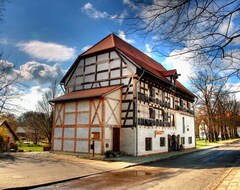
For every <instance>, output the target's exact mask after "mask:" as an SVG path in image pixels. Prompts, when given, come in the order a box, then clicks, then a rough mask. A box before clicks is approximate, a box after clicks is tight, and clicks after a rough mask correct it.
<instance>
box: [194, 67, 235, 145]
mask: <svg viewBox="0 0 240 190" xmlns="http://www.w3.org/2000/svg"><path fill="white" fill-rule="evenodd" d="M209 72H211V70H207V69H204V70H202V71H199V72H198V73H197V74H196V76H193V77H191V83H192V85H193V90H194V91H195V93H196V95H197V96H198V98H199V104H200V105H201V107H202V109H204V110H205V113H206V116H207V125H208V133H209V141H214V140H218V136H219V133H220V131H219V128H218V126H217V120H218V118H217V105H218V103H219V102H220V101H221V100H222V99H223V98H224V97H225V96H226V95H227V94H228V93H229V92H230V91H229V89H227V87H226V83H227V80H226V79H222V78H221V79H218V76H215V75H214V74H213V73H212V72H211V73H209Z"/></svg>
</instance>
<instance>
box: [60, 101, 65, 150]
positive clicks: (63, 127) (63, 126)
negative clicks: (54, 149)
mask: <svg viewBox="0 0 240 190" xmlns="http://www.w3.org/2000/svg"><path fill="white" fill-rule="evenodd" d="M65 109H66V103H63V123H62V147H61V150H62V151H63V146H64V129H65V125H64V123H65Z"/></svg>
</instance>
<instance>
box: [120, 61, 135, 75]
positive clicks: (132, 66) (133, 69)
mask: <svg viewBox="0 0 240 190" xmlns="http://www.w3.org/2000/svg"><path fill="white" fill-rule="evenodd" d="M123 59H124V61H125V62H126V63H127V65H128V66H129V68H130V71H131V72H133V73H136V70H137V69H136V66H135V65H134V64H132V63H131V62H130V61H128V60H127V59H125V58H123Z"/></svg>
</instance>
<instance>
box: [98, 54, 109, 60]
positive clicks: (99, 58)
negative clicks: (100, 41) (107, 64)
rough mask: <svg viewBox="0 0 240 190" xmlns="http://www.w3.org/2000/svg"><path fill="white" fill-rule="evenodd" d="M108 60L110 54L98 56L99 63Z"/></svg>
mask: <svg viewBox="0 0 240 190" xmlns="http://www.w3.org/2000/svg"><path fill="white" fill-rule="evenodd" d="M106 59H108V53H104V54H100V55H98V56H97V61H98V62H99V61H103V60H106Z"/></svg>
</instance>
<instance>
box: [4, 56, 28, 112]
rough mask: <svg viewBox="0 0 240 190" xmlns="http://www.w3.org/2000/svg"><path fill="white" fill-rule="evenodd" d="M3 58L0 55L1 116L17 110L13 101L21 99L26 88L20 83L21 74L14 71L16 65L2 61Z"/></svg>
mask: <svg viewBox="0 0 240 190" xmlns="http://www.w3.org/2000/svg"><path fill="white" fill-rule="evenodd" d="M1 57H2V55H0V114H1V113H3V112H9V111H16V110H17V107H18V106H17V105H16V104H14V103H13V100H15V99H16V98H20V96H19V91H20V90H21V89H23V88H25V87H26V86H25V85H23V84H22V83H21V82H20V80H19V78H20V73H18V72H15V71H14V65H13V64H12V63H9V62H8V61H6V60H1Z"/></svg>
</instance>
